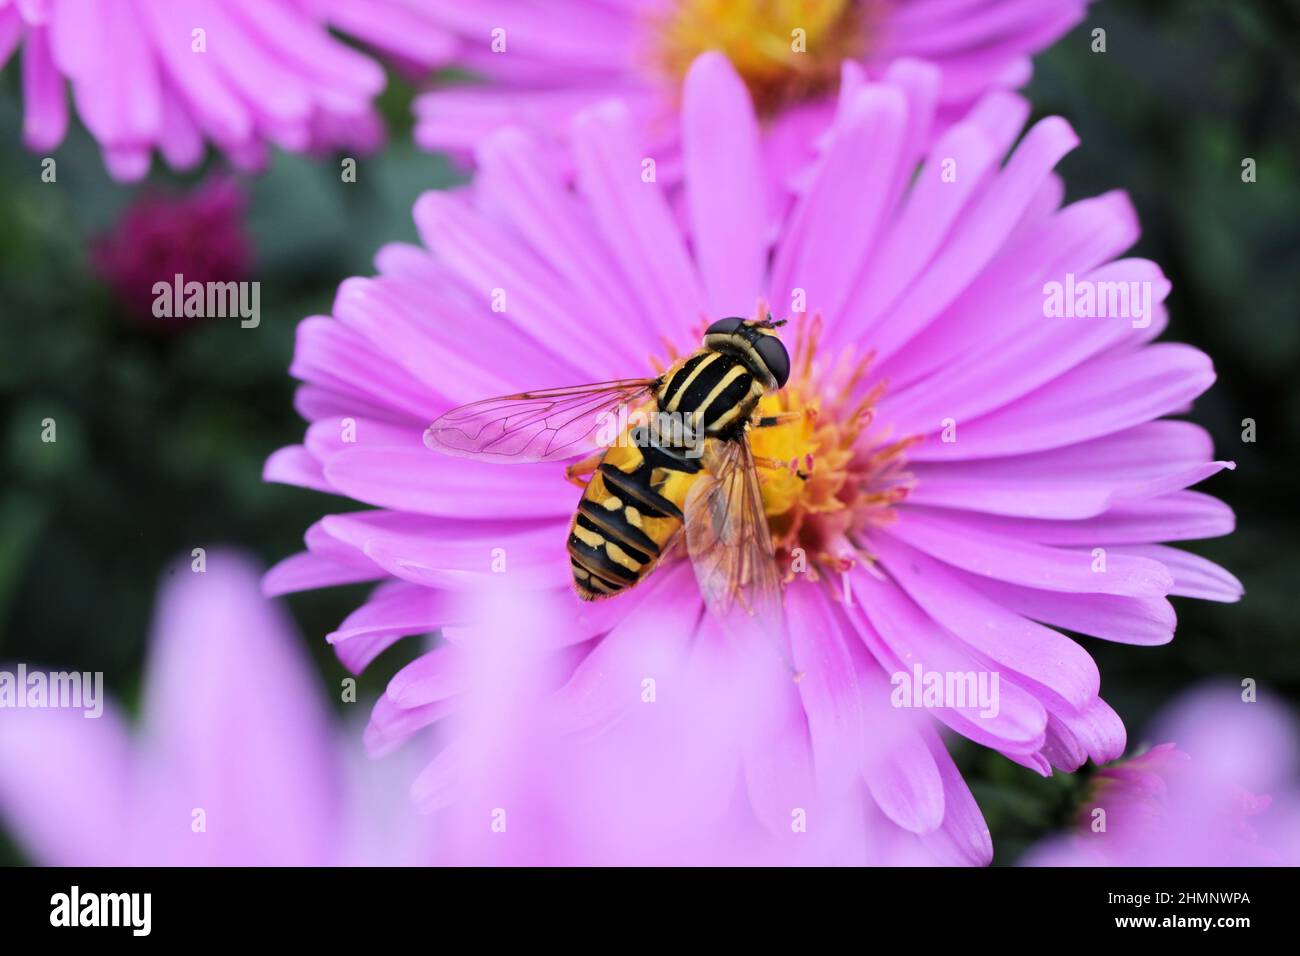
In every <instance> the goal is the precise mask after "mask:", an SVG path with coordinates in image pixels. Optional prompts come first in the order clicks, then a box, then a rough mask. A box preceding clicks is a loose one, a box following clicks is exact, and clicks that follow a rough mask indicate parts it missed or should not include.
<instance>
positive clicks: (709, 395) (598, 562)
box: [569, 348, 763, 601]
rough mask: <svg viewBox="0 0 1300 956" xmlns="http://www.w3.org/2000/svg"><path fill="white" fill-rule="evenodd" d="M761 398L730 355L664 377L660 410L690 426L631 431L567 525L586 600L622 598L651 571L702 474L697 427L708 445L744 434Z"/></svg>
mask: <svg viewBox="0 0 1300 956" xmlns="http://www.w3.org/2000/svg"><path fill="white" fill-rule="evenodd" d="M762 395H763V386H762V383H760V382H759V381H758V380H757V379H756V378H755V377H754V375H753V372H752V371H751V370H750V369H749V368H748V367H747V366H746V365H745V363H744V362H743V361H741V359H740V358H739V357H738V356H737V355H735V354H733V353H730V352H722V351H716V350H714V349H707V348H706V349H700V350H699V351H698V352H695V353H693V354H692V355H688V356H687V357H686V358H684V359H682V360H680V361H679V362H677V363H676V364H674V365H673V366H672V368H670V369H668V371H666V372H665V373H664V374H663V377H662V379H661V380H660V385H659V389H658V391H657V392H656V393H655V400H656V401H655V405H656V407H655V409H654V410H655V411H656V412H658V413H660V414H661V415H663V414H668V415H675V416H680V419H679V420H680V421H682V422H683V423H685V422H687V421H688V420H689V428H687V429H686V431H685V432H683V431H673V429H672V427H671V425H670V426H669V427H667V428H661V429H660V430H659V431H658V432H654V431H653V430H652V431H649V432H647V431H646V430H644V429H642V430H640V434H641V437H639V438H637V439H635V440H634V439H633V437H632V434H631V433H630V432H629V433H625V434H624V435H622V436H621V437H620V440H619V441H618V442H617V443H616V444H615V445H614V446H612V447H611V448H610V449H609V450H608V451H607V452H606V453H605V457H604V458H603V459H602V460H601V463H600V466H599V468H597V470H596V472H595V474H594V475H592V478H591V481H590V482H588V483H587V487H586V489H585V490H584V491H583V494H582V500H581V501H580V502H579V504H578V513H577V514H576V515H574V517H573V523H572V524H571V525H570V526H569V562H570V564H571V565H572V566H573V583H574V586H575V587H576V588H577V590H578V594H579V596H580V597H582V598H584V599H585V600H588V601H591V600H595V599H596V598H602V597H608V596H610V595H612V594H617V593H619V592H620V591H624V590H626V589H628V588H630V587H632V586H633V585H634V584H636V583H638V582H639V581H640V580H641V579H642V578H644V577H645V576H646V575H647V574H649V573H650V570H651V569H652V568H653V567H654V566H655V564H656V563H657V562H658V560H659V558H660V556H661V555H662V554H663V552H664V550H665V549H666V548H667V547H668V546H669V545H670V544H671V542H672V540H673V539H674V537H676V535H677V532H678V531H680V530H681V527H682V523H683V520H684V519H683V515H682V510H683V509H684V508H685V506H686V495H687V493H688V492H689V491H690V489H691V486H692V485H693V484H694V483H695V482H696V480H697V479H698V478H699V477H700V473H701V468H702V464H701V461H702V451H703V435H700V434H699V429H700V428H701V426H703V431H704V433H705V434H707V435H708V436H710V440H716V439H718V438H722V439H726V438H730V437H734V436H736V435H738V434H739V432H740V430H742V429H743V428H744V427H745V425H746V424H747V423H748V421H749V417H750V415H751V414H752V413H753V411H754V408H755V407H756V406H757V404H758V400H759V399H760V398H761V397H762ZM651 435H658V438H656V439H653V440H652V439H651V437H650V436H651ZM666 435H674V436H677V437H678V438H683V436H684V435H690V436H692V438H691V441H690V442H689V445H688V444H683V445H682V446H680V447H674V446H669V445H666V444H664V441H663V439H664V436H666ZM683 440H685V439H684V438H683ZM638 441H639V442H642V443H643V444H641V445H638V444H637V442H638Z"/></svg>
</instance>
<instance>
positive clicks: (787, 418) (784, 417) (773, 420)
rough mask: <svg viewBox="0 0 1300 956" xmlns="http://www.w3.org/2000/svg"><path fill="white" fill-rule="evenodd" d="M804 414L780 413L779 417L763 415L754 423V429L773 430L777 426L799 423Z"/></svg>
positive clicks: (801, 412)
mask: <svg viewBox="0 0 1300 956" xmlns="http://www.w3.org/2000/svg"><path fill="white" fill-rule="evenodd" d="M805 414H806V412H805V411H798V412H782V413H781V414H780V415H765V416H764V417H762V418H760V419H758V421H756V422H754V427H755V428H773V427H775V426H777V425H793V424H794V423H795V422H797V421H800V420H801V419H802V418H803V417H804V415H805Z"/></svg>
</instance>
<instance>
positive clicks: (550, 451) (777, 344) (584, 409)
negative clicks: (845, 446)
mask: <svg viewBox="0 0 1300 956" xmlns="http://www.w3.org/2000/svg"><path fill="white" fill-rule="evenodd" d="M784 324H785V322H784V321H780V322H776V321H773V320H772V317H771V315H768V316H767V318H766V319H762V320H758V319H753V320H751V319H741V318H727V319H721V320H719V321H717V322H714V323H713V324H712V325H710V326H709V327H708V329H707V330H706V331H705V333H704V339H703V342H702V344H701V347H700V348H699V349H697V350H696V351H695V352H693V353H691V354H690V355H687V356H685V357H684V358H681V359H679V360H678V361H676V362H674V363H673V364H672V366H670V367H669V368H668V369H667V370H666V371H665V372H664V373H663V374H662V375H660V376H658V377H657V378H641V379H621V380H618V381H612V382H599V383H596V384H592V385H577V386H572V387H569V388H553V389H543V390H540V391H532V392H521V393H519V394H516V395H505V396H502V397H500V398H489V399H485V400H483V401H479V402H473V403H471V404H469V405H463V406H461V407H459V408H456V409H453V410H452V411H449V412H447V413H446V414H445V415H443V416H441V417H440V418H439V419H438V420H437V421H435V422H434V423H433V424H432V425H430V426H429V427H428V429H427V430H426V431H425V435H424V442H425V444H426V445H427V446H428V447H430V448H432V449H434V450H437V451H441V452H445V453H446V454H449V455H454V456H459V457H465V458H478V459H482V460H486V461H499V462H540V461H562V460H565V459H570V458H574V457H576V456H577V455H578V454H580V453H581V452H583V451H586V450H588V448H589V447H590V446H592V445H593V444H597V443H596V442H594V441H593V438H594V436H595V435H596V434H597V432H598V430H599V429H600V427H601V425H602V423H605V424H606V426H607V425H608V422H609V420H610V416H611V415H612V414H614V413H616V412H620V411H621V412H627V411H628V410H629V409H637V410H639V412H640V413H641V414H642V415H643V414H644V412H645V411H647V410H648V411H651V412H652V413H653V414H655V415H659V416H663V415H664V414H665V413H667V415H668V416H670V417H674V418H675V420H679V421H684V422H685V423H686V426H687V427H686V429H685V431H684V432H683V436H685V437H683V436H679V435H677V434H676V433H667V432H665V431H664V430H663V429H657V430H656V429H650V430H648V431H647V430H645V429H637V430H635V431H633V430H631V429H627V430H624V431H623V432H622V433H621V435H620V436H619V440H617V441H615V442H613V443H612V444H607V446H606V447H598V449H597V450H596V451H595V453H594V454H592V455H590V456H588V457H587V458H585V459H583V460H582V461H579V462H576V463H574V464H571V465H570V466H569V467H568V469H567V474H568V476H569V478H570V479H571V480H573V481H575V483H578V484H582V485H583V492H582V497H581V499H580V500H579V502H578V508H577V511H576V513H575V514H574V516H573V521H572V522H571V523H570V525H569V538H568V553H569V562H570V565H571V566H572V570H573V584H574V588H575V589H576V590H577V592H578V595H579V597H581V598H583V599H584V600H588V601H591V600H597V599H601V598H607V597H611V596H613V595H616V594H620V593H622V592H623V591H626V590H628V589H629V588H632V587H634V586H635V585H636V584H638V583H640V582H641V581H642V580H644V579H645V577H646V576H647V575H648V574H649V573H650V572H651V571H652V570H654V568H655V567H656V566H657V565H658V564H659V562H660V561H661V560H662V559H663V558H664V556H665V555H667V554H668V552H669V551H670V549H671V548H672V547H673V546H674V545H675V544H676V542H677V541H678V540H679V538H681V537H682V536H683V535H684V537H685V540H686V549H687V553H688V554H689V556H690V559H691V563H692V565H693V567H694V570H695V576H696V579H697V581H698V582H699V586H700V591H701V593H702V595H703V597H704V600H705V603H706V604H707V605H708V606H709V608H710V609H711V610H712V611H713V612H714V613H715V614H716V615H718V616H719V618H720V619H722V620H723V621H724V622H725V620H726V619H727V617H728V616H729V615H730V614H731V613H732V612H733V611H736V610H740V611H742V612H743V613H744V614H745V615H749V616H760V617H761V618H763V619H767V617H768V616H769V615H772V616H773V617H772V620H774V621H775V620H780V618H781V580H780V575H779V574H778V572H777V569H776V563H775V561H774V559H773V549H772V541H771V536H770V534H769V532H768V524H767V518H766V516H765V514H764V512H763V496H762V494H761V492H760V489H759V477H758V472H757V464H756V462H755V458H754V454H753V451H752V450H751V448H750V444H749V437H748V432H749V430H750V429H751V428H762V427H768V426H771V425H776V424H779V423H781V422H783V421H785V420H787V419H789V418H791V417H798V414H797V413H794V414H793V415H781V416H772V417H769V418H762V417H760V416H759V414H758V404H759V399H761V398H762V397H763V396H764V395H765V394H768V393H772V392H775V391H777V390H779V389H781V388H783V387H785V383H786V380H787V379H788V378H789V376H790V356H789V353H788V352H787V351H786V349H785V346H784V345H783V344H782V343H781V340H780V339H779V338H777V336H776V333H775V330H776V329H777V328H778V327H779V326H781V325H784ZM666 435H667V437H665V436H666ZM690 436H696V437H695V438H694V439H691V437H690ZM584 477H586V478H587V480H586V482H585V484H583V478H584Z"/></svg>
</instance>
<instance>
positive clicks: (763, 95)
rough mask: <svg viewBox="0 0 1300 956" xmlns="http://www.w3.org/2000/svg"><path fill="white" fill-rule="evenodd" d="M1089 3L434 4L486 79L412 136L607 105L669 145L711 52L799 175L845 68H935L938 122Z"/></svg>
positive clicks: (772, 147)
mask: <svg viewBox="0 0 1300 956" xmlns="http://www.w3.org/2000/svg"><path fill="white" fill-rule="evenodd" d="M1087 3H1088V0H1028V2H1025V0H819V2H808V0H619V2H614V3H610V2H608V0H543V2H523V3H520V2H513V0H479V2H476V3H474V4H472V5H466V4H464V3H460V2H458V0H431V2H429V3H427V4H425V5H424V9H425V10H426V16H428V17H431V18H434V19H436V20H438V21H439V22H440V23H442V24H444V25H445V26H446V27H447V28H448V29H450V30H453V31H454V32H455V34H456V36H457V37H458V38H459V41H460V48H459V50H458V52H457V54H456V63H457V65H459V66H462V67H464V68H466V69H468V70H469V71H471V73H473V74H476V75H478V76H480V77H483V78H485V79H486V81H487V82H486V84H485V85H462V86H458V87H455V88H448V89H440V90H437V91H434V92H431V93H428V94H426V95H424V96H422V97H421V98H420V99H419V100H418V101H417V103H416V116H417V118H418V123H417V126H416V133H415V136H416V141H417V142H418V143H420V144H421V145H422V146H424V147H426V148H428V149H432V150H453V151H460V152H463V153H466V154H468V153H469V152H470V151H472V150H473V149H474V148H475V147H477V145H478V144H479V143H480V142H481V141H482V140H483V139H484V138H485V137H486V136H487V135H488V134H489V133H490V132H492V131H493V130H494V129H498V128H500V127H501V126H505V125H524V126H527V127H528V128H530V129H531V130H532V131H534V132H537V133H543V134H546V135H548V136H549V135H552V134H555V133H558V132H562V131H563V130H565V129H567V128H568V126H569V122H570V120H571V119H572V118H573V116H574V115H575V114H576V113H577V112H579V111H580V110H581V109H583V108H584V107H587V106H590V105H592V104H593V103H595V102H598V101H600V100H602V99H604V98H606V97H612V96H617V97H619V98H620V99H622V100H623V101H624V102H625V103H627V104H628V107H629V109H630V111H631V113H632V115H633V116H634V118H635V119H636V122H637V126H638V128H639V129H641V130H642V131H643V133H644V134H645V136H646V139H645V140H643V142H645V143H646V145H647V146H648V147H649V148H651V149H652V150H653V151H654V152H655V153H656V154H659V153H660V152H661V151H665V152H666V151H668V150H669V148H670V147H671V146H672V145H673V144H676V143H677V142H678V141H679V137H680V128H679V125H678V115H679V114H678V110H679V107H680V103H681V84H682V82H683V80H684V78H685V75H686V70H687V68H688V67H689V66H690V63H691V61H692V60H693V59H694V58H695V56H696V55H698V54H700V53H704V52H706V51H709V50H718V51H721V52H722V53H723V54H725V55H726V56H728V57H729V58H730V59H731V60H732V62H733V64H734V65H735V67H736V69H737V70H738V72H739V75H740V76H741V78H742V79H743V80H744V81H745V83H746V85H747V87H748V89H749V91H750V94H751V96H752V97H753V98H754V100H755V102H756V104H757V107H758V112H759V115H760V118H761V119H762V120H763V121H764V129H765V133H766V136H765V142H766V144H767V146H768V151H769V153H770V155H771V158H772V159H773V161H774V162H776V163H778V164H781V163H786V164H793V165H786V166H785V167H784V168H786V169H787V170H788V171H793V169H795V168H797V167H798V165H799V164H798V162H796V160H797V159H798V158H803V159H806V158H807V156H808V155H809V153H808V151H809V150H810V148H811V147H812V145H813V144H814V143H815V142H816V140H817V138H818V136H819V134H820V133H822V132H823V131H824V130H825V129H826V127H827V126H828V125H829V123H830V121H831V117H832V116H833V114H834V110H835V100H836V96H837V95H838V91H839V90H840V85H841V75H842V73H843V74H844V75H845V76H846V77H848V78H849V79H850V82H854V83H857V82H861V80H862V79H863V78H864V77H865V78H870V79H880V78H881V77H883V76H886V75H887V74H888V72H889V68H890V66H891V65H892V64H893V63H895V62H897V61H898V60H900V59H905V58H909V57H919V58H924V59H927V60H930V61H932V62H934V63H935V64H936V65H937V66H939V67H940V68H941V70H942V79H941V82H940V84H939V86H938V87H937V88H936V89H935V90H933V91H931V92H932V95H933V96H934V97H935V99H936V103H937V110H938V116H939V119H940V120H941V122H942V123H943V124H945V125H946V123H948V122H951V121H952V120H955V119H957V118H959V117H961V116H962V115H964V113H965V112H966V110H967V109H969V108H970V106H971V105H972V104H973V103H974V102H975V101H976V100H978V99H979V98H980V97H981V96H982V95H983V94H984V93H986V92H988V91H989V90H991V89H995V88H1014V87H1016V86H1019V85H1021V84H1023V83H1025V82H1026V81H1027V80H1028V79H1029V75H1030V63H1029V57H1030V56H1031V55H1032V54H1034V53H1036V52H1038V51H1039V50H1041V49H1043V48H1044V47H1046V46H1048V45H1049V44H1051V43H1052V42H1053V41H1054V40H1056V39H1057V38H1058V37H1060V36H1061V35H1062V34H1064V33H1065V32H1066V31H1067V30H1069V29H1070V27H1072V26H1074V24H1076V23H1077V22H1079V20H1080V19H1082V17H1083V14H1084V10H1085V9H1086V7H1087ZM796 30H799V31H802V35H801V37H800V36H799V35H796V33H795V31H796ZM800 42H802V45H803V48H802V49H801V50H796V49H795V47H796V46H798V45H799V43H800ZM670 174H671V172H670V170H665V175H670Z"/></svg>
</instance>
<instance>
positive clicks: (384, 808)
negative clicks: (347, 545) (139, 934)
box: [0, 550, 430, 866]
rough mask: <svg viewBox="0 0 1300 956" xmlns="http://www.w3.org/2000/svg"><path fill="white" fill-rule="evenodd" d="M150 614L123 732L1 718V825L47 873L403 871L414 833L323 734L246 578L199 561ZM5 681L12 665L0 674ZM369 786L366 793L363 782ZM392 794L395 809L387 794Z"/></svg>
mask: <svg viewBox="0 0 1300 956" xmlns="http://www.w3.org/2000/svg"><path fill="white" fill-rule="evenodd" d="M170 575H171V576H170V577H169V578H168V579H167V580H166V581H165V583H164V585H163V589H162V593H161V596H160V598H159V602H158V608H157V613H156V616H155V620H154V627H153V635H152V641H151V645H150V652H149V660H148V665H147V667H146V676H145V682H144V688H143V694H142V698H143V701H142V704H141V718H140V722H139V726H138V727H137V728H135V729H132V728H131V727H130V726H129V723H128V720H127V718H126V716H125V715H124V714H123V712H122V710H121V708H120V707H116V706H113V705H112V703H111V702H110V703H109V704H108V705H107V706H106V707H104V709H103V713H102V715H101V716H99V717H98V719H93V718H87V717H85V716H83V713H82V711H81V710H72V709H15V710H9V709H6V710H4V711H3V718H2V719H0V818H2V819H3V820H4V822H5V825H6V827H7V829H8V830H9V832H10V833H11V834H12V835H13V836H14V837H15V839H16V840H17V842H18V844H19V845H20V846H21V847H22V848H23V850H24V851H25V852H26V853H27V854H28V855H29V856H30V857H31V859H32V860H33V861H34V862H36V863H39V864H42V865H47V866H123V865H128V866H138V865H149V866H199V865H203V866H212V865H222V866H224V865H243V866H247V865H271V866H286V865H331V864H372V865H374V864H390V865H392V864H414V863H421V862H426V861H427V860H428V859H430V844H429V842H428V839H427V837H428V833H427V831H426V829H425V822H424V821H422V820H420V819H419V818H418V817H417V816H415V814H413V813H412V812H411V810H410V805H409V802H408V801H406V800H405V799H404V796H403V795H402V793H401V789H402V788H401V787H400V786H396V787H394V786H392V784H393V783H394V782H395V780H394V778H393V777H392V776H391V774H392V773H394V772H395V773H396V774H397V775H398V777H399V778H400V776H401V775H402V773H403V771H402V770H400V769H399V768H397V767H390V768H384V767H383V766H382V765H376V764H374V763H373V762H372V761H365V760H364V759H359V756H360V755H358V754H357V753H356V752H355V749H356V748H355V744H354V740H355V735H354V734H351V733H344V732H342V731H341V730H340V729H339V728H336V727H335V726H333V723H334V722H333V721H332V719H331V717H330V715H329V713H328V710H327V707H326V706H325V700H324V697H323V696H322V689H321V688H320V687H319V686H317V677H316V675H315V674H314V673H313V671H312V668H311V666H310V665H309V663H308V662H307V660H306V659H305V658H304V656H303V653H302V648H301V645H300V641H299V638H298V636H297V635H296V634H295V633H294V631H293V628H292V626H291V625H290V623H289V621H288V620H287V617H286V615H285V614H284V613H283V611H282V610H281V609H280V608H278V607H276V606H275V605H273V604H271V603H270V602H268V601H266V599H265V598H263V597H262V596H261V594H260V593H259V590H258V573H257V569H256V568H255V567H254V566H253V565H252V563H251V562H249V561H248V560H247V559H246V558H244V557H242V556H241V555H239V554H237V553H234V552H229V551H224V550H222V551H217V550H214V551H210V552H209V553H208V555H207V557H206V571H204V572H203V573H194V572H192V570H191V565H190V564H189V563H188V562H185V563H179V564H178V565H176V566H175V567H174V568H173V569H172V570H171V572H170ZM4 669H5V670H6V671H9V672H10V673H12V672H13V670H14V669H13V668H12V667H5V668H4ZM376 777H379V779H375V778H376ZM394 794H396V796H394Z"/></svg>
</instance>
